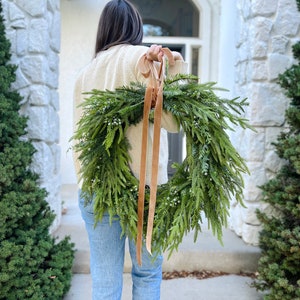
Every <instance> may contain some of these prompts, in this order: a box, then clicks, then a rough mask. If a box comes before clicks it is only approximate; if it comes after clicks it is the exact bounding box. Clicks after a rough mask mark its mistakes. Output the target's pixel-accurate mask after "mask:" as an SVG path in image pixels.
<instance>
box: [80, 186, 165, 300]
mask: <svg viewBox="0 0 300 300" xmlns="http://www.w3.org/2000/svg"><path fill="white" fill-rule="evenodd" d="M79 207H80V210H81V215H82V218H83V220H84V221H85V227H86V230H87V233H88V237H89V243H90V257H91V258H90V268H91V276H92V286H93V292H92V294H93V300H120V299H121V296H122V286H123V268H124V254H125V240H126V236H122V237H121V232H122V230H121V226H120V223H119V221H118V218H117V217H116V218H114V219H113V221H112V223H111V224H110V222H109V215H108V213H106V214H104V216H103V219H102V220H101V222H98V223H97V224H96V226H95V223H94V213H93V203H90V204H88V205H86V206H85V205H84V199H82V198H81V197H80V192H79ZM128 242H129V252H130V256H131V260H132V271H131V275H132V282H133V288H132V299H133V300H159V299H160V285H161V281H162V261H163V259H162V255H158V256H157V259H155V260H154V261H153V257H152V256H151V255H150V254H149V253H148V252H147V250H146V248H145V247H143V251H142V266H139V265H138V263H137V260H136V245H135V242H134V241H133V240H130V239H129V241H128Z"/></svg>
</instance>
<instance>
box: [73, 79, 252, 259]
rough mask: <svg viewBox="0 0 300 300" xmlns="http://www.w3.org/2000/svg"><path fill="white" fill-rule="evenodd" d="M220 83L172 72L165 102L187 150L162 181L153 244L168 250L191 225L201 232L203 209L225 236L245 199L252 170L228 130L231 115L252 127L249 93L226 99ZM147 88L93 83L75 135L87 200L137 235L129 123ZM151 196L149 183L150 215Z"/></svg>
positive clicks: (139, 113) (133, 121)
mask: <svg viewBox="0 0 300 300" xmlns="http://www.w3.org/2000/svg"><path fill="white" fill-rule="evenodd" d="M215 89H216V87H215V84H214V83H206V84H199V83H198V78H196V77H194V76H192V75H178V76H175V77H174V78H167V79H166V80H165V84H164V109H165V110H166V111H169V112H171V113H172V114H173V115H174V116H175V118H176V120H177V122H178V123H179V124H180V125H181V127H182V130H183V131H184V133H185V136H186V150H187V151H186V152H187V155H186V158H185V159H184V161H183V162H182V163H181V164H178V163H176V164H174V166H173V167H174V168H175V169H176V172H175V174H174V175H173V177H172V178H171V179H170V180H169V182H168V183H166V184H163V185H160V186H159V187H158V191H157V203H156V210H155V219H154V230H153V243H152V245H153V248H155V249H154V250H157V249H160V250H163V251H165V250H169V251H170V255H171V253H172V252H173V251H174V250H176V249H177V247H178V245H179V244H180V243H181V241H182V239H183V237H184V235H185V234H186V233H187V232H189V231H191V230H194V232H195V237H194V238H195V240H196V239H197V235H198V233H199V232H201V223H202V216H203V214H202V213H204V215H205V216H206V217H207V219H208V223H209V226H210V227H211V229H212V231H213V233H214V234H216V235H217V237H218V238H219V240H220V241H221V238H222V227H223V226H226V224H227V216H228V211H229V205H230V199H231V197H234V198H236V200H237V201H238V202H239V203H242V190H243V179H242V173H245V172H248V170H247V167H246V165H245V162H244V161H243V159H242V158H241V157H240V155H239V154H238V153H237V151H236V150H235V149H234V147H233V145H232V144H231V142H230V140H229V137H228V135H227V133H226V131H227V130H231V127H230V125H229V124H230V123H231V124H233V125H235V126H236V125H237V126H242V127H243V128H248V127H249V125H248V123H247V120H245V119H244V118H243V117H241V114H242V113H243V106H244V105H246V101H245V99H244V100H240V99H238V98H236V99H232V100H228V99H222V98H220V97H218V96H217V95H216V94H215V93H214V91H215ZM144 94H145V86H143V85H142V84H139V83H132V84H131V85H130V86H128V87H122V88H119V89H117V90H116V91H113V92H112V91H99V90H93V91H91V92H90V93H88V94H87V98H86V100H85V101H84V103H83V104H82V108H83V116H82V118H81V119H80V121H79V122H78V129H77V131H76V132H75V134H74V136H73V139H74V140H75V146H74V151H78V152H79V153H80V156H79V159H80V161H81V177H82V180H83V185H82V191H83V193H84V197H85V199H86V201H87V202H88V201H91V200H92V198H93V197H94V205H95V213H96V219H97V220H100V219H101V218H102V216H103V213H104V212H105V211H106V210H107V211H108V212H109V213H110V216H111V217H112V218H113V216H114V215H118V216H119V217H120V223H121V226H122V229H123V232H124V233H125V232H126V233H128V234H129V236H131V237H132V238H136V230H137V228H136V226H137V225H136V224H137V198H138V180H137V179H136V178H135V177H134V176H133V175H132V174H131V172H130V169H129V166H128V161H129V160H130V158H129V156H128V151H127V150H128V147H130V145H129V144H128V141H127V139H126V137H125V131H126V129H127V128H128V127H129V126H131V125H134V124H136V123H138V122H139V121H140V120H141V119H142V115H143V101H144ZM151 119H152V121H153V114H150V121H151ZM148 200H149V189H147V188H146V196H145V220H147V210H148V207H147V206H148V204H149V203H148ZM145 225H146V224H145ZM145 228H146V226H144V229H145ZM154 252H155V251H154Z"/></svg>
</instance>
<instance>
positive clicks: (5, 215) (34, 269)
mask: <svg viewBox="0 0 300 300" xmlns="http://www.w3.org/2000/svg"><path fill="white" fill-rule="evenodd" d="M10 57H11V56H10V43H9V41H8V40H7V39H6V37H5V27H4V22H3V17H2V6H1V2H0V174H1V175H0V299H5V300H16V299H22V300H23V299H32V300H41V299H47V300H51V299H52V300H58V299H62V298H63V295H64V294H65V293H66V292H67V291H68V289H69V287H70V281H71V275H72V273H71V267H72V263H73V256H74V250H73V245H72V244H71V243H70V242H69V238H65V239H64V240H62V241H61V242H59V243H55V240H54V238H52V237H51V235H50V234H49V227H50V225H51V224H52V222H53V220H54V214H53V213H52V212H51V211H50V208H49V206H48V204H47V202H46V201H45V198H46V196H47V193H46V191H45V190H44V189H42V188H40V187H39V185H38V176H37V175H36V174H34V173H32V172H31V171H30V169H29V166H30V164H31V162H32V156H33V154H34V152H35V150H34V148H33V146H32V144H31V143H30V142H29V141H28V140H27V139H26V138H24V137H25V135H26V124H27V119H26V118H25V117H22V116H20V115H19V113H18V111H19V110H20V101H21V100H22V99H21V97H20V95H19V94H18V93H17V92H15V91H12V90H11V88H10V87H11V84H12V83H13V82H14V81H15V78H16V77H15V71H16V67H15V66H13V65H11V64H10V63H9V61H10Z"/></svg>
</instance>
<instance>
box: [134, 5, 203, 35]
mask: <svg viewBox="0 0 300 300" xmlns="http://www.w3.org/2000/svg"><path fill="white" fill-rule="evenodd" d="M132 2H133V3H134V4H135V6H136V7H137V8H138V9H139V11H140V12H141V15H142V18H143V22H144V24H145V27H144V29H145V32H144V33H145V36H157V35H161V36H180V37H184V36H185V37H199V10H198V9H197V7H196V6H195V5H194V3H193V1H189V0H186V1H182V0H171V1H170V0H150V1H149V0H132Z"/></svg>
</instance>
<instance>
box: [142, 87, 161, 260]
mask: <svg viewBox="0 0 300 300" xmlns="http://www.w3.org/2000/svg"><path fill="white" fill-rule="evenodd" d="M162 106H163V93H162V85H161V86H160V88H159V91H158V94H157V101H156V106H155V110H154V134H153V149H152V174H151V175H152V176H151V185H150V202H149V213H148V223H147V235H146V249H147V251H148V252H149V253H150V254H151V244H152V233H153V224H154V214H155V206H156V192H157V177H158V162H159V146H160V129H161V117H162Z"/></svg>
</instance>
